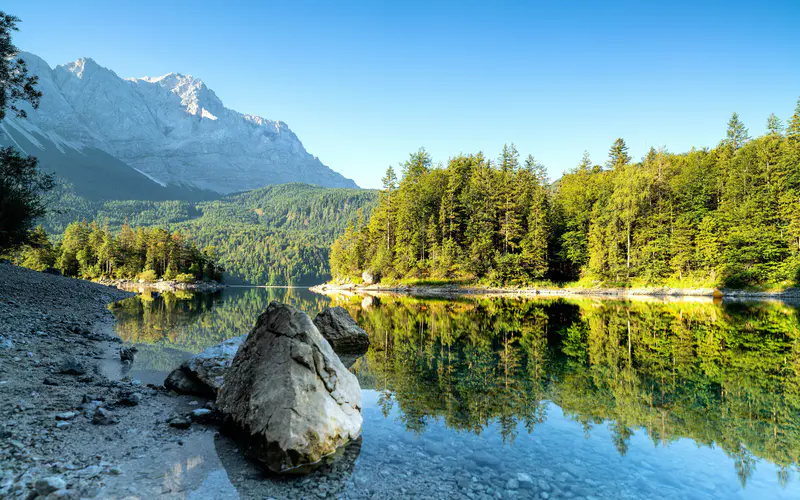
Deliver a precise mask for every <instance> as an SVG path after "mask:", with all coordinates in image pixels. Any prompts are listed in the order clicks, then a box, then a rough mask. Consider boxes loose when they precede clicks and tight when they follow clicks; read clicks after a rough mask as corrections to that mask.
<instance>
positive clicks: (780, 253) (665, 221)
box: [331, 100, 800, 287]
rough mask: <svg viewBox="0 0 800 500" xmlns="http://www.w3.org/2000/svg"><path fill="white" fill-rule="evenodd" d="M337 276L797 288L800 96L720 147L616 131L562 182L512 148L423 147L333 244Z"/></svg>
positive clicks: (730, 132)
mask: <svg viewBox="0 0 800 500" xmlns="http://www.w3.org/2000/svg"><path fill="white" fill-rule="evenodd" d="M331 271H332V274H333V276H334V278H335V279H336V280H339V281H349V282H359V281H360V280H361V275H362V272H363V271H370V272H371V273H372V274H373V275H374V276H375V277H376V278H377V279H381V280H383V281H385V282H391V281H397V280H461V281H468V282H479V283H485V284H488V285H492V286H500V285H516V286H526V285H534V284H539V283H544V284H547V283H563V282H574V281H578V282H579V283H580V284H582V285H583V284H586V285H589V286H592V285H603V286H633V285H659V286H660V285H669V286H685V287H689V286H727V287H774V286H777V287H786V286H792V285H795V284H797V283H798V281H799V280H800V100H798V105H797V109H796V110H795V112H794V115H793V116H792V117H791V119H790V120H789V123H788V126H787V127H785V128H784V126H783V124H782V122H781V120H780V119H779V118H777V117H776V116H775V115H774V114H773V115H770V117H769V119H768V121H767V133H766V134H764V135H763V136H760V137H757V138H751V137H750V136H749V132H748V129H747V128H746V127H745V125H744V124H743V123H742V121H741V120H740V118H739V117H738V115H737V114H736V113H734V114H733V116H732V117H731V119H730V121H729V122H728V128H727V133H726V135H725V137H724V138H723V139H722V140H721V141H720V143H719V144H718V145H717V146H716V147H714V148H713V149H712V148H704V149H692V150H690V151H688V152H686V153H680V154H678V153H671V152H669V151H667V150H665V149H663V148H662V149H655V148H651V149H650V151H649V152H648V153H647V154H646V155H645V157H644V158H642V159H641V161H634V160H633V159H632V158H631V156H630V155H629V154H628V147H627V145H626V144H625V141H624V140H623V139H617V140H616V141H615V142H614V144H613V145H612V147H611V148H610V151H609V156H608V159H607V161H606V162H605V163H604V164H603V165H600V164H597V163H595V162H594V161H592V159H591V158H590V157H589V155H588V153H584V155H583V158H582V160H581V161H580V164H579V165H578V166H577V167H575V168H573V169H571V170H570V171H568V172H566V173H565V174H564V175H563V177H561V178H560V179H559V180H557V181H555V182H552V183H551V182H550V181H549V179H548V178H547V174H546V170H545V167H544V166H543V165H541V164H540V163H539V162H537V161H536V160H535V158H534V157H533V156H531V155H528V156H527V157H526V158H525V159H524V160H520V156H519V153H518V152H517V150H516V148H515V146H514V145H513V144H510V145H506V146H505V147H504V148H503V150H502V153H501V154H500V156H499V158H498V159H497V160H496V161H494V160H492V159H490V158H487V157H485V156H484V155H483V154H482V153H477V154H468V155H467V154H459V155H457V156H454V157H452V158H450V159H449V160H448V161H447V164H446V165H434V163H433V160H432V158H431V156H430V155H429V154H428V153H427V152H426V151H425V150H424V149H420V150H419V151H418V152H415V153H413V154H411V155H410V157H409V159H408V160H407V161H406V162H405V163H403V164H402V166H401V172H400V177H399V178H398V175H397V173H396V172H395V170H394V168H391V167H390V168H389V169H388V170H387V172H386V176H385V177H384V179H383V189H382V190H381V192H380V194H379V202H378V206H377V207H376V208H375V209H374V210H373V212H372V216H371V217H370V218H369V219H368V220H364V222H363V223H361V224H359V223H358V221H354V222H353V223H351V224H350V225H349V226H348V227H347V229H346V231H345V233H344V234H343V235H342V236H341V237H339V238H338V239H337V240H336V241H335V242H334V244H333V246H332V248H331Z"/></svg>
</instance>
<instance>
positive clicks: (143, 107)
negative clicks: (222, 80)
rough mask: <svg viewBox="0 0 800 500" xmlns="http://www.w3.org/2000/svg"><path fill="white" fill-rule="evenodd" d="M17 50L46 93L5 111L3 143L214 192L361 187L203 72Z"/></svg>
mask: <svg viewBox="0 0 800 500" xmlns="http://www.w3.org/2000/svg"><path fill="white" fill-rule="evenodd" d="M18 57H21V58H23V59H24V60H25V61H26V63H27V64H28V68H29V71H30V73H31V74H34V75H37V76H38V77H39V88H40V89H41V90H42V92H43V94H44V96H43V98H42V101H41V104H40V106H39V108H38V109H37V110H32V109H30V108H28V109H27V110H26V111H28V118H27V119H18V118H15V117H7V118H6V120H4V121H3V122H2V124H0V130H2V131H3V132H5V135H7V136H8V140H5V141H3V142H5V143H9V142H15V143H17V145H18V146H19V143H20V142H21V141H20V140H18V139H19V137H24V139H25V140H26V142H27V143H29V144H33V145H34V146H35V147H34V148H31V147H30V146H29V147H28V149H33V150H31V151H28V150H25V152H26V153H28V154H31V155H34V156H39V155H40V152H41V151H44V150H46V149H50V150H52V149H53V148H56V149H58V150H59V151H61V152H63V151H64V150H65V148H69V149H72V150H75V151H78V152H81V151H84V150H100V151H102V152H104V153H107V154H109V155H111V156H113V157H115V158H116V159H118V160H119V161H120V162H122V163H124V164H126V165H128V166H130V167H131V168H132V169H133V170H135V171H137V172H139V173H140V174H142V175H143V176H146V177H147V178H148V179H150V180H151V181H153V182H155V183H158V184H160V185H161V186H169V185H183V186H189V187H191V188H194V189H200V190H210V191H214V192H217V193H220V194H228V193H233V192H241V191H247V190H251V189H256V188H260V187H263V186H266V185H271V184H283V183H286V182H304V183H309V184H316V185H321V186H324V187H358V186H357V185H356V184H355V182H353V181H352V180H350V179H347V178H345V177H344V176H342V175H341V174H339V173H337V172H334V171H333V170H331V169H330V168H329V167H327V166H325V165H324V164H323V163H322V162H321V161H320V160H319V159H318V158H317V157H316V156H314V155H311V154H310V153H308V152H307V151H306V150H305V148H304V146H303V144H302V142H301V141H300V139H299V138H298V137H297V136H296V135H295V134H294V132H292V130H291V129H290V128H289V127H288V125H286V123H284V122H282V121H277V120H269V119H266V118H263V117H260V116H256V115H251V114H245V113H240V112H238V111H234V110H232V109H229V108H226V107H225V105H224V104H223V102H222V100H221V99H220V98H219V97H218V96H217V95H216V93H214V91H213V90H212V89H210V88H209V87H208V86H206V85H205V83H204V82H203V81H202V80H201V79H199V78H195V77H193V76H191V75H183V74H180V73H167V74H166V75H163V76H160V77H139V78H121V77H119V76H118V75H117V74H116V73H115V72H114V71H113V70H111V69H109V68H105V67H103V66H101V65H100V64H98V63H97V62H96V61H95V60H93V59H92V58H89V57H84V58H80V59H78V60H76V61H73V62H70V63H66V64H62V65H59V66H56V67H55V68H51V67H50V66H49V64H48V63H47V62H46V61H44V60H43V59H42V58H40V57H38V56H36V55H34V54H30V53H27V52H20V53H19V54H18ZM15 138H16V139H17V140H15ZM23 149H24V148H23ZM51 156H52V155H51ZM73 156H74V155H73ZM70 161H73V160H70ZM58 167H59V165H58V161H55V160H53V161H48V164H47V165H43V168H45V169H49V170H53V171H56V173H59V172H58V170H59V169H58ZM72 170H76V168H73V169H72ZM68 180H71V179H68Z"/></svg>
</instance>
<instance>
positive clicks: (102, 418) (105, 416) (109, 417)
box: [92, 407, 119, 425]
mask: <svg viewBox="0 0 800 500" xmlns="http://www.w3.org/2000/svg"><path fill="white" fill-rule="evenodd" d="M118 422H119V420H118V419H117V417H115V416H114V414H113V413H111V412H110V411H108V410H106V409H105V408H102V407H101V408H97V409H96V410H95V411H94V416H92V423H93V424H94V425H113V424H116V423H118Z"/></svg>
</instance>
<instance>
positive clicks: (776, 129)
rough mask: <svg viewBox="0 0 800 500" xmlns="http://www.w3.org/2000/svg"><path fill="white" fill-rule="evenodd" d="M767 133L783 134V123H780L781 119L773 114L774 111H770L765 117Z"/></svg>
mask: <svg viewBox="0 0 800 500" xmlns="http://www.w3.org/2000/svg"><path fill="white" fill-rule="evenodd" d="M767 133H768V134H769V135H782V134H783V123H781V119H780V118H778V117H777V116H775V113H771V114H770V115H769V116H768V117H767Z"/></svg>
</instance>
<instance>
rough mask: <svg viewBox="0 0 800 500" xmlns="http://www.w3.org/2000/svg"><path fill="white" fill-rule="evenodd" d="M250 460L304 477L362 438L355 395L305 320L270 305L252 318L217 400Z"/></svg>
mask: <svg viewBox="0 0 800 500" xmlns="http://www.w3.org/2000/svg"><path fill="white" fill-rule="evenodd" d="M217 406H218V407H219V409H220V411H221V412H222V414H223V416H224V418H225V424H226V426H225V427H226V430H229V431H232V432H233V433H234V434H236V435H237V436H238V437H240V438H241V440H242V442H243V443H244V444H245V446H246V452H247V454H248V455H250V456H251V457H253V458H255V459H258V460H260V461H261V462H263V463H264V464H265V465H266V466H267V468H269V469H270V470H272V471H274V472H279V473H307V472H310V471H311V470H313V468H315V466H317V465H318V464H320V463H321V461H322V460H323V459H324V458H325V457H328V456H332V455H333V454H334V453H335V452H336V451H337V449H339V448H341V447H342V446H344V445H346V444H347V443H348V442H350V441H352V440H354V439H356V438H358V437H359V435H360V433H361V424H362V418H361V388H360V387H359V385H358V380H357V379H356V377H355V376H354V375H353V374H352V373H350V372H348V371H347V370H346V369H345V367H344V366H343V365H342V363H341V361H340V360H339V358H338V356H337V355H336V354H335V353H334V352H333V350H332V349H331V346H330V344H328V342H327V341H326V340H325V338H324V337H323V336H322V335H321V334H320V332H319V330H317V328H316V327H315V326H314V323H313V322H312V321H311V319H310V318H309V317H308V316H307V315H306V314H305V313H303V312H301V311H298V310H297V309H295V308H293V307H290V306H287V305H284V304H280V303H277V302H272V303H271V304H270V305H269V307H268V308H267V310H266V311H265V312H264V313H263V314H261V316H259V318H258V322H257V323H256V326H255V328H254V329H253V331H252V332H251V333H250V335H249V336H248V337H247V340H246V341H245V342H244V344H243V345H242V347H241V349H239V352H238V353H237V354H236V357H235V358H234V360H233V363H232V365H231V367H230V369H229V370H228V373H227V375H226V379H225V384H224V385H223V386H222V389H221V390H220V393H219V397H218V398H217Z"/></svg>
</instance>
